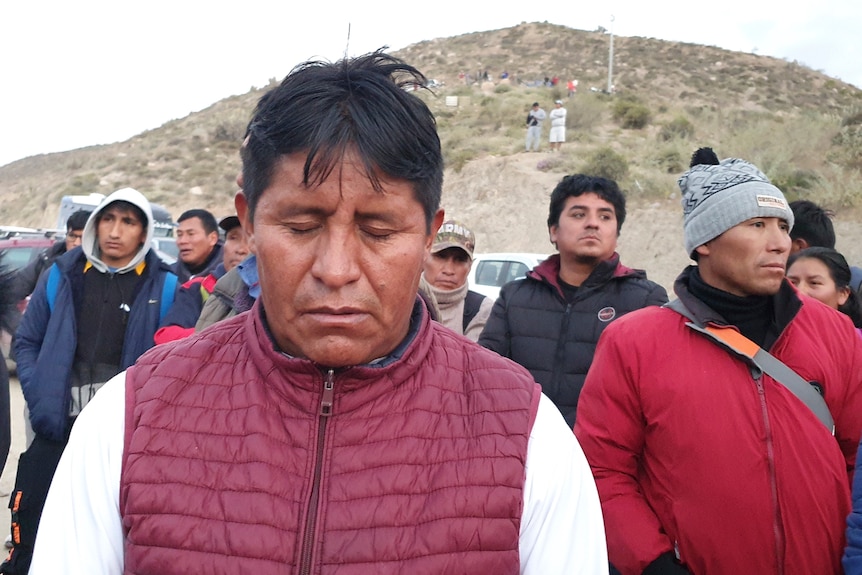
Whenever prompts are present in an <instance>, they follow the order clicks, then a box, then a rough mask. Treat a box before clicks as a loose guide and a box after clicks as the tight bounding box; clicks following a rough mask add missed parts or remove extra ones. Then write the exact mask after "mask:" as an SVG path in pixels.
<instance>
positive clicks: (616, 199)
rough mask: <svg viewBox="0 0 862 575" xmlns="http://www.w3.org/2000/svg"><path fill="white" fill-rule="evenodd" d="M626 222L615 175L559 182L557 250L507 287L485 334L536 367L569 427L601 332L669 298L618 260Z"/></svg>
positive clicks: (488, 343)
mask: <svg viewBox="0 0 862 575" xmlns="http://www.w3.org/2000/svg"><path fill="white" fill-rule="evenodd" d="M625 219H626V200H625V196H623V193H622V192H621V191H620V189H619V186H617V184H616V182H614V181H613V180H608V179H605V178H599V177H593V176H586V175H583V174H575V175H571V176H566V177H564V178H563V179H562V180H560V183H559V184H557V187H556V188H555V189H554V191H553V193H552V194H551V203H550V209H549V213H548V232H549V235H550V239H551V243H552V244H554V246H555V247H556V248H557V251H558V252H559V253H558V254H555V255H552V256H551V257H549V258H548V259H547V260H545V261H544V262H542V263H540V264H539V265H538V266H536V267H535V268H534V269H533V270H532V271H530V272H528V273H527V277H526V278H523V279H518V280H515V281H512V282H509V283H507V284H506V285H504V286H503V289H502V290H501V291H500V296H499V297H498V298H497V301H496V303H495V304H494V307H493V309H492V310H491V317H490V318H488V323H487V324H485V329H484V331H483V332H482V335H481V336H479V344H480V345H483V346H485V347H487V348H488V349H491V350H493V351H496V352H497V353H499V354H500V355H502V356H503V357H508V358H509V359H512V360H514V361H516V362H518V363H519V364H521V365H523V366H524V367H526V368H527V369H528V370H530V373H531V374H532V375H533V377H534V378H535V379H536V381H537V382H539V383H540V384H541V385H542V391H543V392H544V393H545V395H547V396H548V397H549V398H550V399H551V401H553V402H554V404H555V405H556V406H557V408H558V409H559V410H560V411H561V412H562V414H563V416H564V417H565V419H566V423H567V424H568V425H569V427H571V426H572V424H573V423H574V422H575V410H576V409H577V405H578V396H579V395H580V392H581V387H582V386H583V385H584V378H585V377H586V375H587V371H588V370H589V368H590V364H591V363H592V361H593V353H594V352H595V349H596V342H597V341H598V339H599V336H600V335H601V334H602V332H603V331H604V330H605V329H606V328H607V327H608V326H609V325H610V324H611V323H612V322H614V321H616V320H617V319H618V318H619V317H621V316H623V315H625V314H627V313H629V312H631V311H634V310H636V309H640V308H642V307H645V306H649V305H661V304H663V303H665V302H666V301H667V293H666V292H665V290H664V288H663V287H661V286H660V285H658V284H657V283H654V282H651V281H649V280H648V279H647V277H646V273H645V272H643V271H642V270H635V269H631V268H628V267H626V266H624V265H622V263H620V257H619V255H618V254H617V252H616V249H617V239H618V238H619V235H620V230H621V229H622V227H623V222H625Z"/></svg>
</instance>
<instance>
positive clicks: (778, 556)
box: [754, 377, 784, 575]
mask: <svg viewBox="0 0 862 575" xmlns="http://www.w3.org/2000/svg"><path fill="white" fill-rule="evenodd" d="M754 382H755V384H756V385H757V395H758V397H759V398H760V410H761V413H762V415H763V425H764V426H765V430H766V460H767V462H768V464H769V487H770V489H771V491H772V510H773V513H772V521H773V523H772V531H773V535H774V536H775V562H776V569H777V571H776V573H777V574H778V575H783V573H784V561H783V560H782V551H781V550H782V549H783V546H784V544H783V541H784V533H783V529H782V528H781V509H780V508H779V506H778V484H777V483H776V480H775V446H774V445H773V444H772V426H770V424H769V411H768V410H767V408H766V391H765V389H764V387H763V379H762V377H756V378H755V380H754Z"/></svg>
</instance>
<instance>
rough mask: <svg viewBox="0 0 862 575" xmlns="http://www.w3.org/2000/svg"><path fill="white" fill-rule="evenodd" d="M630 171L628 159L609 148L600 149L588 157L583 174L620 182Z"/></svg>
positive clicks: (582, 169)
mask: <svg viewBox="0 0 862 575" xmlns="http://www.w3.org/2000/svg"><path fill="white" fill-rule="evenodd" d="M628 171H629V165H628V162H626V159H625V158H624V157H623V156H621V155H620V154H618V153H617V152H615V151H614V150H613V149H611V148H609V147H604V148H599V149H598V150H596V151H595V152H593V153H592V154H590V155H589V156H588V157H587V160H586V162H585V164H584V166H583V167H582V168H581V172H582V173H584V174H588V175H590V176H599V177H602V178H608V179H609V180H614V181H616V182H619V181H620V180H621V179H623V178H624V177H625V176H626V174H627V173H628Z"/></svg>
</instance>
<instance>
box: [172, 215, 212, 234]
mask: <svg viewBox="0 0 862 575" xmlns="http://www.w3.org/2000/svg"><path fill="white" fill-rule="evenodd" d="M192 218H197V219H199V220H200V221H201V224H202V225H203V228H204V233H206V235H210V234H211V233H213V232H215V233H216V234H217V233H218V222H217V221H216V219H215V216H214V215H212V214H211V213H210V212H208V211H206V210H202V209H194V210H186V211H184V212H183V213H182V214H180V217H179V219H178V220H177V223H178V224H181V223H183V222H184V221H186V220H190V219H192Z"/></svg>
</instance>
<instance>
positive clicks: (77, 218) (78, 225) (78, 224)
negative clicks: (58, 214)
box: [66, 210, 93, 232]
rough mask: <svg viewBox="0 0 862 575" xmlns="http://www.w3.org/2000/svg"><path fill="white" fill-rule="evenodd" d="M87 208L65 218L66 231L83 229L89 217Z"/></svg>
mask: <svg viewBox="0 0 862 575" xmlns="http://www.w3.org/2000/svg"><path fill="white" fill-rule="evenodd" d="M92 213H93V212H88V211H87V210H78V211H77V212H75V213H74V214H72V215H71V216H69V217H68V218H67V219H66V231H67V232H71V231H72V230H83V229H84V226H86V225H87V220H88V219H90V214H92Z"/></svg>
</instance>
